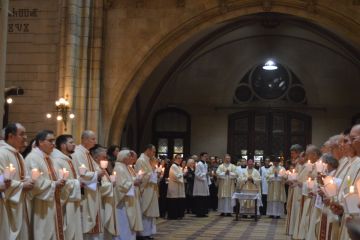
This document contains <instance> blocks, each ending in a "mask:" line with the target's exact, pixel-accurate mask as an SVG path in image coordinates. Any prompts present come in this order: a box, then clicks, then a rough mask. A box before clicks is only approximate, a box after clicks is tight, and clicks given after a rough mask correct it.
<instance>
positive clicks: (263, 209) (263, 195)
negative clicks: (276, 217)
mask: <svg viewBox="0 0 360 240" xmlns="http://www.w3.org/2000/svg"><path fill="white" fill-rule="evenodd" d="M261 201H262V204H263V206H262V207H260V214H261V215H266V208H267V194H262V195H261Z"/></svg>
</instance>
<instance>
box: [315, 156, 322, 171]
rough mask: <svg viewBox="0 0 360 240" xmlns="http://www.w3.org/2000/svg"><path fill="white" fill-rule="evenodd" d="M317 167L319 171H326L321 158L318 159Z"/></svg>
mask: <svg viewBox="0 0 360 240" xmlns="http://www.w3.org/2000/svg"><path fill="white" fill-rule="evenodd" d="M315 167H316V171H317V172H323V171H324V164H323V162H322V160H321V159H320V161H317V162H316V163H315Z"/></svg>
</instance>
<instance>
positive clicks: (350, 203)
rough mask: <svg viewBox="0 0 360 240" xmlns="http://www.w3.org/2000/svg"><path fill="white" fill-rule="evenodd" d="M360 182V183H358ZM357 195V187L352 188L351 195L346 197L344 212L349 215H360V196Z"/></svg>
mask: <svg viewBox="0 0 360 240" xmlns="http://www.w3.org/2000/svg"><path fill="white" fill-rule="evenodd" d="M358 182H359V181H358ZM354 193H355V187H354V186H350V190H349V193H348V194H346V195H345V196H344V205H345V206H344V210H345V212H346V213H348V214H359V213H360V209H359V207H358V205H359V196H358V195H357V194H354Z"/></svg>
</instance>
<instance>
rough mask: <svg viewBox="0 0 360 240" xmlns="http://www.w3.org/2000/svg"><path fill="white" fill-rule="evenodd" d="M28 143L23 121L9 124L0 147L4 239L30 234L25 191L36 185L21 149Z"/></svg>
mask: <svg viewBox="0 0 360 240" xmlns="http://www.w3.org/2000/svg"><path fill="white" fill-rule="evenodd" d="M25 144H26V132H25V128H24V127H23V126H22V125H21V124H19V123H12V124H9V125H8V126H6V128H5V141H4V142H3V144H2V147H1V148H0V172H1V173H2V180H1V182H2V183H1V185H2V187H3V189H4V191H3V195H2V199H1V200H0V201H1V203H2V204H1V203H0V207H1V210H0V211H1V212H0V214H1V219H0V236H1V238H2V239H9V240H15V239H19V240H26V239H29V238H30V237H31V232H30V228H29V225H30V218H29V216H28V211H27V210H28V203H27V202H26V195H27V192H28V191H29V190H31V189H32V188H33V186H34V182H33V181H32V180H31V179H30V178H29V175H28V172H27V171H26V167H25V162H24V159H23V157H22V156H21V154H20V152H19V151H20V150H21V149H22V148H24V147H25ZM9 170H10V171H11V172H10V175H8V174H5V172H7V173H9ZM4 181H5V182H4ZM0 194H1V193H0ZM1 205H2V206H1Z"/></svg>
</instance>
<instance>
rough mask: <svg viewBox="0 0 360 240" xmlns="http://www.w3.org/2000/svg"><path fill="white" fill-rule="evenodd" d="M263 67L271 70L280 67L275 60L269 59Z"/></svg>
mask: <svg viewBox="0 0 360 240" xmlns="http://www.w3.org/2000/svg"><path fill="white" fill-rule="evenodd" d="M262 68H263V69H264V70H270V71H272V70H276V69H278V67H277V66H276V63H275V62H274V61H273V60H268V61H267V62H266V63H265V65H264V66H263V67H262Z"/></svg>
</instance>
